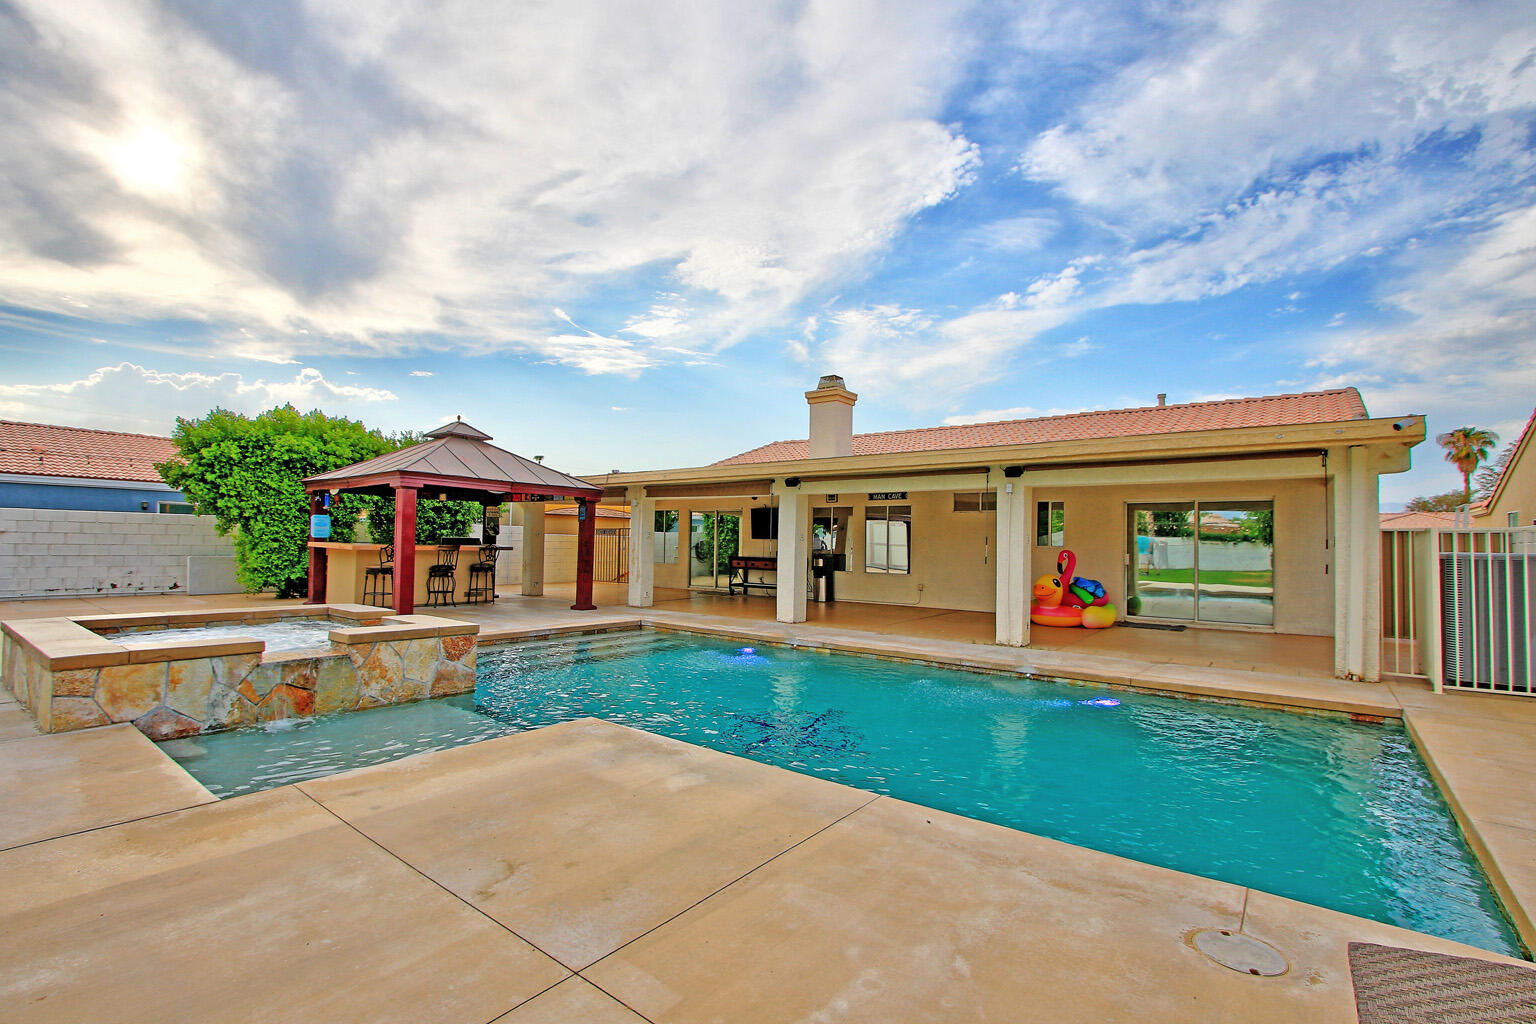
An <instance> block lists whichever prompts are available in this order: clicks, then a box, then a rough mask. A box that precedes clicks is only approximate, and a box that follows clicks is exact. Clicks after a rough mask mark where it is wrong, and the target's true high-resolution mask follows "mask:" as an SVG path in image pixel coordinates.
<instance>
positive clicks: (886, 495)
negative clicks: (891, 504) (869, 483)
mask: <svg viewBox="0 0 1536 1024" xmlns="http://www.w3.org/2000/svg"><path fill="white" fill-rule="evenodd" d="M869 500H870V501H906V500H907V492H906V491H870V492H869Z"/></svg>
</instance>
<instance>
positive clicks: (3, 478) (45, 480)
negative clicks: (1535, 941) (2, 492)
mask: <svg viewBox="0 0 1536 1024" xmlns="http://www.w3.org/2000/svg"><path fill="white" fill-rule="evenodd" d="M0 484H46V485H51V486H53V487H104V488H108V489H110V490H115V491H166V492H167V493H170V494H175V493H176V488H174V487H172V486H170V485H169V484H167V483H166V482H165V481H163V480H121V479H116V478H113V479H110V480H108V479H98V478H96V477H89V476H47V475H44V474H40V473H0Z"/></svg>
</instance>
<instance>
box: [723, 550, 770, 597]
mask: <svg viewBox="0 0 1536 1024" xmlns="http://www.w3.org/2000/svg"><path fill="white" fill-rule="evenodd" d="M730 566H731V576H730V580H729V582H728V583H727V584H726V589H727V590H729V591H730V592H731V593H732V594H734V593H736V588H737V587H740V588H741V592H742V593H743V594H745V593H746V592H747V590H748V589H750V588H752V587H756V588H757V589H759V590H777V589H778V584H777V583H770V582H769V581H767V580H765V579H763V577H762V574H763V573H765V572H772V573H777V572H778V568H779V560H778V559H777V558H763V557H761V556H758V557H752V556H748V555H735V556H733V557H732V558H731V561H730ZM753 572H756V573H757V574H758V577H757V579H756V580H753V579H752V578H751V576H750V574H751V573H753Z"/></svg>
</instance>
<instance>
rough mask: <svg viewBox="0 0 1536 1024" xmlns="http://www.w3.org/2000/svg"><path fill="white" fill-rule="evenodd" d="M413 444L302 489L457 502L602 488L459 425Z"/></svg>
mask: <svg viewBox="0 0 1536 1024" xmlns="http://www.w3.org/2000/svg"><path fill="white" fill-rule="evenodd" d="M427 437H429V438H431V439H432V440H430V441H425V442H423V443H421V444H418V445H412V446H411V447H409V448H402V449H400V450H399V451H395V452H389V453H387V454H385V455H380V456H378V457H377V458H372V459H368V460H366V461H364V462H358V463H354V464H353V465H350V466H343V467H342V468H340V469H333V470H330V471H329V472H325V473H317V474H316V475H314V476H311V477H306V478H305V479H304V489H305V490H306V491H309V492H315V491H357V492H362V493H375V494H388V493H390V492H391V491H392V490H393V489H394V488H396V487H418V488H422V489H424V490H426V491H437V492H442V493H446V494H447V495H448V497H450V498H454V499H458V500H469V501H479V500H486V499H490V500H494V501H508V500H510V501H525V500H544V499H551V498H563V499H568V500H572V501H575V500H580V499H583V498H587V499H592V500H596V499H597V498H599V497H601V496H602V490H603V489H602V488H601V487H599V486H597V485H595V484H592V483H589V482H587V481H586V480H583V479H581V478H580V477H574V476H571V475H570V474H568V473H562V472H560V471H559V470H556V469H550V468H549V467H548V466H545V465H542V464H540V463H538V462H535V461H533V460H532V459H525V458H523V457H522V456H521V455H517V454H515V453H513V452H509V451H507V450H506V449H505V448H498V447H496V446H495V445H493V444H491V443H490V440H491V437H490V435H489V434H486V433H483V432H482V431H479V430H476V429H475V428H474V427H472V426H470V425H469V424H468V423H465V422H464V421H463V420H455V421H454V422H452V423H446V424H444V425H443V426H441V427H438V428H437V429H436V430H433V431H431V432H429V433H428V434H427Z"/></svg>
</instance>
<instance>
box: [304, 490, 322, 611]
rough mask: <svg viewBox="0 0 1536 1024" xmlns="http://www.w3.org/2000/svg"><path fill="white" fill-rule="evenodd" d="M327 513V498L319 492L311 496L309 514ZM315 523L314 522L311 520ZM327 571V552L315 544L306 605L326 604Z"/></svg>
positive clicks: (311, 558)
mask: <svg viewBox="0 0 1536 1024" xmlns="http://www.w3.org/2000/svg"><path fill="white" fill-rule="evenodd" d="M324 511H325V497H324V495H323V494H321V493H320V492H319V491H316V492H315V493H313V494H311V495H310V496H309V514H310V515H311V516H318V515H320V514H321V513H322V512H324ZM311 522H313V520H311ZM311 531H312V528H311V527H306V528H305V531H304V532H305V533H306V534H309V533H311ZM325 570H326V550H325V548H317V547H315V546H314V544H310V546H309V587H308V591H307V596H306V598H305V601H304V603H305V604H325Z"/></svg>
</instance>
